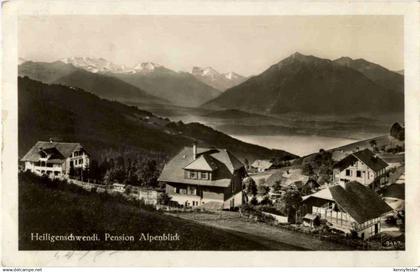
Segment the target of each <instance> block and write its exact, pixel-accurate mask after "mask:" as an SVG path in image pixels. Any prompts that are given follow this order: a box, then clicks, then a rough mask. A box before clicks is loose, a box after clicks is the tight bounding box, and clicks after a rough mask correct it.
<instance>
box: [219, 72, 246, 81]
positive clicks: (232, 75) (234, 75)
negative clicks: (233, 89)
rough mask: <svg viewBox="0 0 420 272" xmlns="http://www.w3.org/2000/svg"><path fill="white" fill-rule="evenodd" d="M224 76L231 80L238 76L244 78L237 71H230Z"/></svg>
mask: <svg viewBox="0 0 420 272" xmlns="http://www.w3.org/2000/svg"><path fill="white" fill-rule="evenodd" d="M223 76H224V77H225V78H227V79H229V80H234V79H238V78H242V76H240V75H238V74H237V73H235V72H229V73H226V74H223Z"/></svg>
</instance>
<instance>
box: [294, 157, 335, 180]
mask: <svg viewBox="0 0 420 272" xmlns="http://www.w3.org/2000/svg"><path fill="white" fill-rule="evenodd" d="M333 164H334V161H333V159H332V153H331V152H329V151H325V150H324V149H320V150H319V152H318V153H316V154H314V155H312V156H311V157H309V158H308V159H307V160H306V161H304V162H303V164H302V174H304V175H307V176H309V177H310V178H311V179H313V180H316V181H317V182H318V183H320V184H323V183H328V182H329V181H330V180H331V177H332V174H333V171H332V169H333Z"/></svg>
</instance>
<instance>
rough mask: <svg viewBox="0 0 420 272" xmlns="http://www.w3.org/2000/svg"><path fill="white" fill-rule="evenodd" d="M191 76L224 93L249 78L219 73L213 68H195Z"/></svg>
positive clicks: (231, 73) (233, 73) (235, 74)
mask: <svg viewBox="0 0 420 272" xmlns="http://www.w3.org/2000/svg"><path fill="white" fill-rule="evenodd" d="M191 74H192V75H194V76H195V77H196V78H197V79H198V80H200V81H202V82H204V83H205V84H207V85H210V86H212V87H214V88H216V89H218V90H220V91H224V90H226V89H229V88H231V87H233V86H236V85H238V84H240V83H242V82H244V81H245V80H246V79H247V78H246V77H244V76H241V75H239V74H237V73H235V72H229V73H225V74H222V73H219V72H218V71H216V70H215V69H213V68H212V67H205V68H203V67H198V66H195V67H193V69H192V71H191Z"/></svg>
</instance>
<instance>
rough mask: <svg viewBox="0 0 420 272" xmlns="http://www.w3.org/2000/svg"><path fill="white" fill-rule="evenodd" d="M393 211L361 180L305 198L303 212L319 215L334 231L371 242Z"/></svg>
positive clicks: (326, 189)
mask: <svg viewBox="0 0 420 272" xmlns="http://www.w3.org/2000/svg"><path fill="white" fill-rule="evenodd" d="M390 212H392V208H391V207H390V206H389V205H388V204H387V203H385V201H383V200H382V198H381V197H380V196H379V195H378V194H376V193H375V192H374V191H373V190H371V189H370V188H368V187H366V186H364V185H362V184H361V183H359V182H357V181H350V182H347V183H341V184H340V185H333V186H330V187H329V188H325V189H323V190H321V191H319V192H316V193H315V194H311V195H308V196H304V197H303V213H304V214H305V213H309V214H314V215H319V216H320V218H321V219H324V220H326V221H327V222H328V225H329V226H330V228H332V229H336V230H339V231H342V232H344V233H345V234H347V235H356V236H357V237H359V238H362V239H367V238H369V237H371V236H373V235H375V234H377V233H379V232H380V231H381V218H382V217H384V216H385V215H387V214H388V213H390Z"/></svg>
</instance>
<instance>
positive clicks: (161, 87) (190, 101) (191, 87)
mask: <svg viewBox="0 0 420 272" xmlns="http://www.w3.org/2000/svg"><path fill="white" fill-rule="evenodd" d="M109 75H111V76H113V77H115V78H118V79H120V80H122V81H124V82H127V83H129V84H131V85H133V86H136V87H138V88H141V89H143V90H146V91H147V92H148V93H149V94H152V95H154V96H157V97H160V98H163V99H166V100H168V101H170V102H171V103H173V104H174V105H178V106H184V107H196V106H199V105H201V104H203V103H205V102H207V101H209V100H211V99H213V98H215V97H217V96H219V95H220V93H221V92H220V91H219V90H217V89H215V88H213V87H211V86H209V85H207V84H205V83H203V82H201V81H199V80H197V79H196V78H195V77H194V76H193V75H191V74H190V73H184V72H175V71H172V70H170V69H167V68H165V67H163V66H158V67H154V69H150V70H148V71H147V72H145V71H143V72H137V73H110V74H109Z"/></svg>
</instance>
